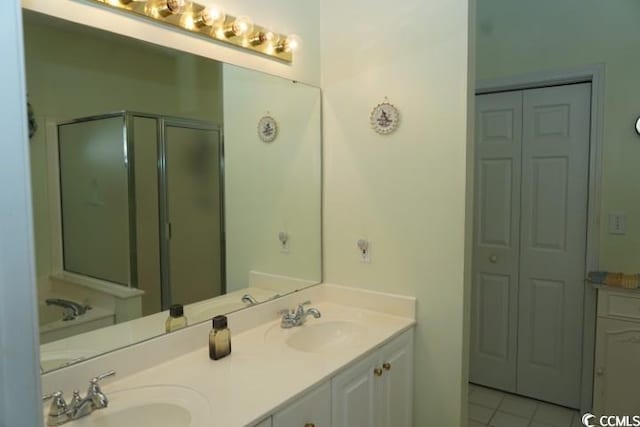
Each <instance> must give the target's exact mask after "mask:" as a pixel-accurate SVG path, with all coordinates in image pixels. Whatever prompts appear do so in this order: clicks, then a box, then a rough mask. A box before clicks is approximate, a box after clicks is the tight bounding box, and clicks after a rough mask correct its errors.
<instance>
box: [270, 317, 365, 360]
mask: <svg viewBox="0 0 640 427" xmlns="http://www.w3.org/2000/svg"><path fill="white" fill-rule="evenodd" d="M278 331H280V332H279V334H285V335H286V338H285V340H284V342H285V344H286V345H287V346H289V347H291V348H293V349H295V350H298V351H302V352H305V353H324V352H330V351H334V350H339V349H341V348H344V347H345V346H352V345H355V344H358V343H359V342H360V341H361V340H362V339H363V338H364V337H365V335H366V333H367V329H366V327H365V326H363V325H361V324H359V323H356V322H350V321H346V320H334V321H332V320H329V321H323V320H319V321H317V323H316V322H314V321H313V320H309V321H307V323H305V324H304V325H302V326H298V327H295V328H291V329H288V330H283V329H280V326H279V325H278V326H277V329H275V328H274V330H272V331H271V332H270V333H268V335H267V337H266V339H271V337H273V336H274V335H276V334H278Z"/></svg>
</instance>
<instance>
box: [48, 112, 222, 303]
mask: <svg viewBox="0 0 640 427" xmlns="http://www.w3.org/2000/svg"><path fill="white" fill-rule="evenodd" d="M58 153H59V171H60V199H61V200H60V202H61V211H62V253H63V268H64V270H65V271H68V272H71V273H75V274H80V275H84V276H88V277H92V278H97V279H100V280H105V281H108V282H112V283H117V284H120V285H123V286H129V287H135V288H139V289H141V290H143V291H144V292H145V294H144V297H143V314H145V315H146V314H150V313H154V312H157V311H159V310H160V309H167V308H168V307H169V305H171V304H174V303H180V304H189V303H192V302H196V301H200V300H203V299H207V298H212V297H215V296H218V295H221V294H223V293H224V292H225V281H224V277H225V274H224V265H225V263H224V216H223V212H224V209H223V200H224V197H223V188H224V185H223V184H224V183H223V168H224V166H223V164H224V163H223V162H224V160H223V145H222V136H221V131H220V129H219V128H218V127H216V126H214V125H213V124H211V123H207V122H202V121H197V120H190V119H182V118H174V117H167V116H161V115H153V114H143V113H134V112H118V113H113V114H105V115H101V116H92V117H85V118H80V119H75V120H72V121H68V122H64V123H60V124H59V125H58Z"/></svg>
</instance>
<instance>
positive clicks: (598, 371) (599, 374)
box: [596, 368, 604, 376]
mask: <svg viewBox="0 0 640 427" xmlns="http://www.w3.org/2000/svg"><path fill="white" fill-rule="evenodd" d="M596 375H598V376H602V375H604V369H603V368H598V369H597V370H596Z"/></svg>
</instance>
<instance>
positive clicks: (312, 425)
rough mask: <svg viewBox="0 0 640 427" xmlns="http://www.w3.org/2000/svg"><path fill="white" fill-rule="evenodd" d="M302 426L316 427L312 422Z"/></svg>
mask: <svg viewBox="0 0 640 427" xmlns="http://www.w3.org/2000/svg"><path fill="white" fill-rule="evenodd" d="M304 427H316V425H315V424H314V423H306V424H305V425H304Z"/></svg>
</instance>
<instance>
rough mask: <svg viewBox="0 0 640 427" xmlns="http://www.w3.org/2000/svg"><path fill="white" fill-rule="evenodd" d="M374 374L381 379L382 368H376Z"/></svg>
mask: <svg viewBox="0 0 640 427" xmlns="http://www.w3.org/2000/svg"><path fill="white" fill-rule="evenodd" d="M373 373H374V374H375V376H376V377H381V376H382V369H380V368H375V369H374V370H373Z"/></svg>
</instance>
